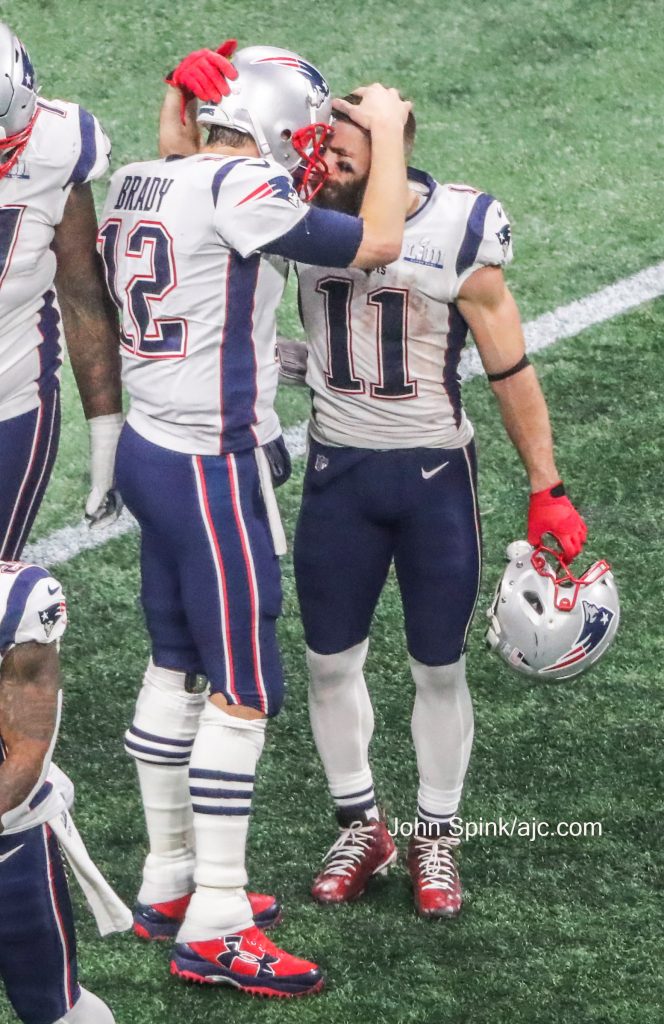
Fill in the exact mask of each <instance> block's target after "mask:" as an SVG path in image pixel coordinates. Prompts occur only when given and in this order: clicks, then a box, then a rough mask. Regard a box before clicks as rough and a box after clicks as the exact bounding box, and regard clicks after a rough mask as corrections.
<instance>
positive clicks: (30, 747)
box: [0, 561, 131, 1024]
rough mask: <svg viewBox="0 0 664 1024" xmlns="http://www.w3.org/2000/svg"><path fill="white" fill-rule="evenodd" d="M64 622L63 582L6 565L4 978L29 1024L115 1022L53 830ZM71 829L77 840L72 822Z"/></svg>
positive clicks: (64, 798) (1, 626) (63, 811)
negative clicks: (82, 968) (77, 919)
mask: <svg viewBox="0 0 664 1024" xmlns="http://www.w3.org/2000/svg"><path fill="white" fill-rule="evenodd" d="M66 621H67V610H66V604H65V599H64V596H63V593H62V589H61V587H60V584H59V583H58V582H57V580H54V579H53V578H52V577H51V576H49V574H48V573H47V572H46V571H45V570H44V569H41V568H39V567H38V566H36V565H26V564H23V563H20V562H2V561H0V905H1V906H2V913H1V914H0V978H1V979H2V981H3V982H4V985H5V989H6V991H7V995H8V996H9V999H10V1002H11V1004H12V1006H13V1007H14V1010H15V1011H16V1014H17V1015H18V1017H19V1019H20V1020H21V1021H23V1022H24V1024H113V1019H114V1018H113V1014H112V1013H111V1011H110V1010H109V1008H108V1006H107V1005H106V1004H105V1003H103V1002H102V1001H101V999H99V998H98V997H97V996H95V995H93V994H92V993H91V992H87V991H86V990H85V989H84V988H82V987H81V985H80V984H79V982H78V970H77V963H76V936H75V933H74V920H73V916H72V908H71V902H70V898H69V890H68V888H67V879H66V876H65V872H64V868H63V864H62V856H61V853H60V849H59V845H58V840H57V838H56V834H55V831H54V829H57V830H59V829H60V827H61V825H62V823H63V821H64V820H65V819H67V817H68V815H67V808H68V806H69V805H70V804H71V802H72V800H73V786H72V784H71V782H70V781H69V779H68V778H67V776H66V775H65V774H64V773H63V772H61V771H60V770H59V769H58V768H56V766H55V765H54V764H51V754H52V751H53V747H54V745H55V740H56V736H57V731H58V722H59V717H60V701H61V691H60V671H59V664H58V646H59V640H60V637H61V636H62V634H63V633H64V630H65V625H66ZM68 830H69V832H70V833H72V832H73V834H74V835H75V836H76V837H77V834H76V833H75V830H73V826H72V825H71V823H69V825H68ZM65 839H66V836H65ZM79 845H80V840H79ZM95 870H96V869H95ZM88 875H89V871H88ZM116 902H117V900H116ZM119 906H120V907H121V908H122V910H124V911H125V913H128V911H127V909H126V908H124V907H122V905H121V904H119ZM130 920H131V918H130ZM127 926H128V923H127V922H124V923H120V928H123V927H127ZM109 930H110V929H109ZM114 930H115V929H114Z"/></svg>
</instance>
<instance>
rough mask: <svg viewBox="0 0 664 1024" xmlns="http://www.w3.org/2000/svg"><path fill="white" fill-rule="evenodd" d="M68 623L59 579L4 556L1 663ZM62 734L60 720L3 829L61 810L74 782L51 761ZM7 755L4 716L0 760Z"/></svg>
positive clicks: (54, 636) (55, 636) (0, 566)
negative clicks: (27, 790)
mask: <svg viewBox="0 0 664 1024" xmlns="http://www.w3.org/2000/svg"><path fill="white" fill-rule="evenodd" d="M66 625H67V604H66V602H65V597H64V594H63V593H62V587H61V586H60V584H59V583H58V581H57V580H55V579H53V577H52V576H49V574H48V572H47V571H46V570H45V569H42V568H40V567H39V566H37V565H27V564H26V563H24V562H1V561H0V665H2V661H3V658H4V657H5V655H6V654H7V652H8V651H10V650H11V649H12V648H13V647H15V646H16V645H17V644H23V643H28V642H29V641H34V642H36V643H38V644H52V643H55V642H56V641H58V640H59V639H60V637H61V636H62V634H63V633H64V631H65V628H66ZM0 685H1V684H0ZM57 733H58V729H57V725H56V728H55V729H54V731H53V738H52V741H51V745H50V748H49V751H48V753H47V755H46V757H45V758H44V762H43V765H42V771H41V774H40V776H39V780H38V782H37V783H36V784H35V786H34V787H33V788H32V790H31V792H30V794H29V795H28V796H27V797H26V799H25V800H24V801H23V802H22V803H21V804H20V805H19V806H18V807H15V808H13V809H12V810H11V811H9V812H8V813H7V814H4V815H3V816H2V826H3V830H4V831H7V832H14V831H23V830H24V829H27V828H33V827H34V826H35V825H37V824H40V823H41V822H43V821H48V820H49V818H51V817H53V815H54V813H57V810H58V809H59V807H60V795H61V794H62V792H63V791H66V789H67V786H69V787H71V783H69V780H68V779H67V777H66V776H64V773H62V772H61V771H60V770H59V769H58V768H57V767H56V766H55V765H52V764H51V754H52V752H53V748H54V746H55V741H56V739H57ZM4 758H5V749H4V747H3V744H2V720H1V719H0V763H2V761H3V760H4Z"/></svg>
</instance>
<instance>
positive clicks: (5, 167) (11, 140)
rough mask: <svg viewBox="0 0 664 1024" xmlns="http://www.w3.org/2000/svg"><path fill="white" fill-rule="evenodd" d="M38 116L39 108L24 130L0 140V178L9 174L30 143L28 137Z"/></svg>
mask: <svg viewBox="0 0 664 1024" xmlns="http://www.w3.org/2000/svg"><path fill="white" fill-rule="evenodd" d="M38 114H39V108H37V110H35V112H34V114H33V115H32V118H31V119H30V123H29V124H27V125H26V126H25V128H22V129H21V131H20V132H15V133H14V134H13V135H8V136H7V138H6V139H0V178H4V177H5V176H6V175H7V174H9V172H10V171H11V169H12V167H13V166H14V164H15V163H16V161H17V160H18V158H19V157H20V155H21V153H22V152H23V150H24V149H25V147H26V146H27V144H28V142H29V141H30V135H31V134H32V129H33V128H34V126H35V121H36V120H37V115H38ZM4 154H7V156H6V158H5V159H3V156H4Z"/></svg>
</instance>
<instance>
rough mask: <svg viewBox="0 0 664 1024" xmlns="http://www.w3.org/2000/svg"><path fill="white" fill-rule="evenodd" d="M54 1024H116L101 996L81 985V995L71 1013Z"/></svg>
mask: <svg viewBox="0 0 664 1024" xmlns="http://www.w3.org/2000/svg"><path fill="white" fill-rule="evenodd" d="M53 1024H115V1017H114V1016H113V1014H112V1013H111V1011H110V1010H109V1008H108V1006H107V1005H106V1003H104V1002H102V1000H101V999H100V998H99V996H96V995H95V994H94V992H88V991H87V989H85V988H83V986H82V985H81V994H80V996H79V997H78V999H77V1000H76V1002H75V1003H74V1005H73V1006H72V1008H71V1010H70V1011H69V1013H66V1014H65V1015H64V1017H59V1018H58V1019H57V1020H56V1021H54V1022H53Z"/></svg>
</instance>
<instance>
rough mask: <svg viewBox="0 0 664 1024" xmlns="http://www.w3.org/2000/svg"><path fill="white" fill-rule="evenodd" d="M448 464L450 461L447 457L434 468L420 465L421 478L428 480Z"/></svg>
mask: <svg viewBox="0 0 664 1024" xmlns="http://www.w3.org/2000/svg"><path fill="white" fill-rule="evenodd" d="M449 464H450V463H449V459H448V461H447V462H443V463H441V465H440V466H436V468H435V469H425V468H424V466H422V479H423V480H429V479H430V478H431V477H432V476H435V475H436V473H440V471H441V469H445V466H449Z"/></svg>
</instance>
